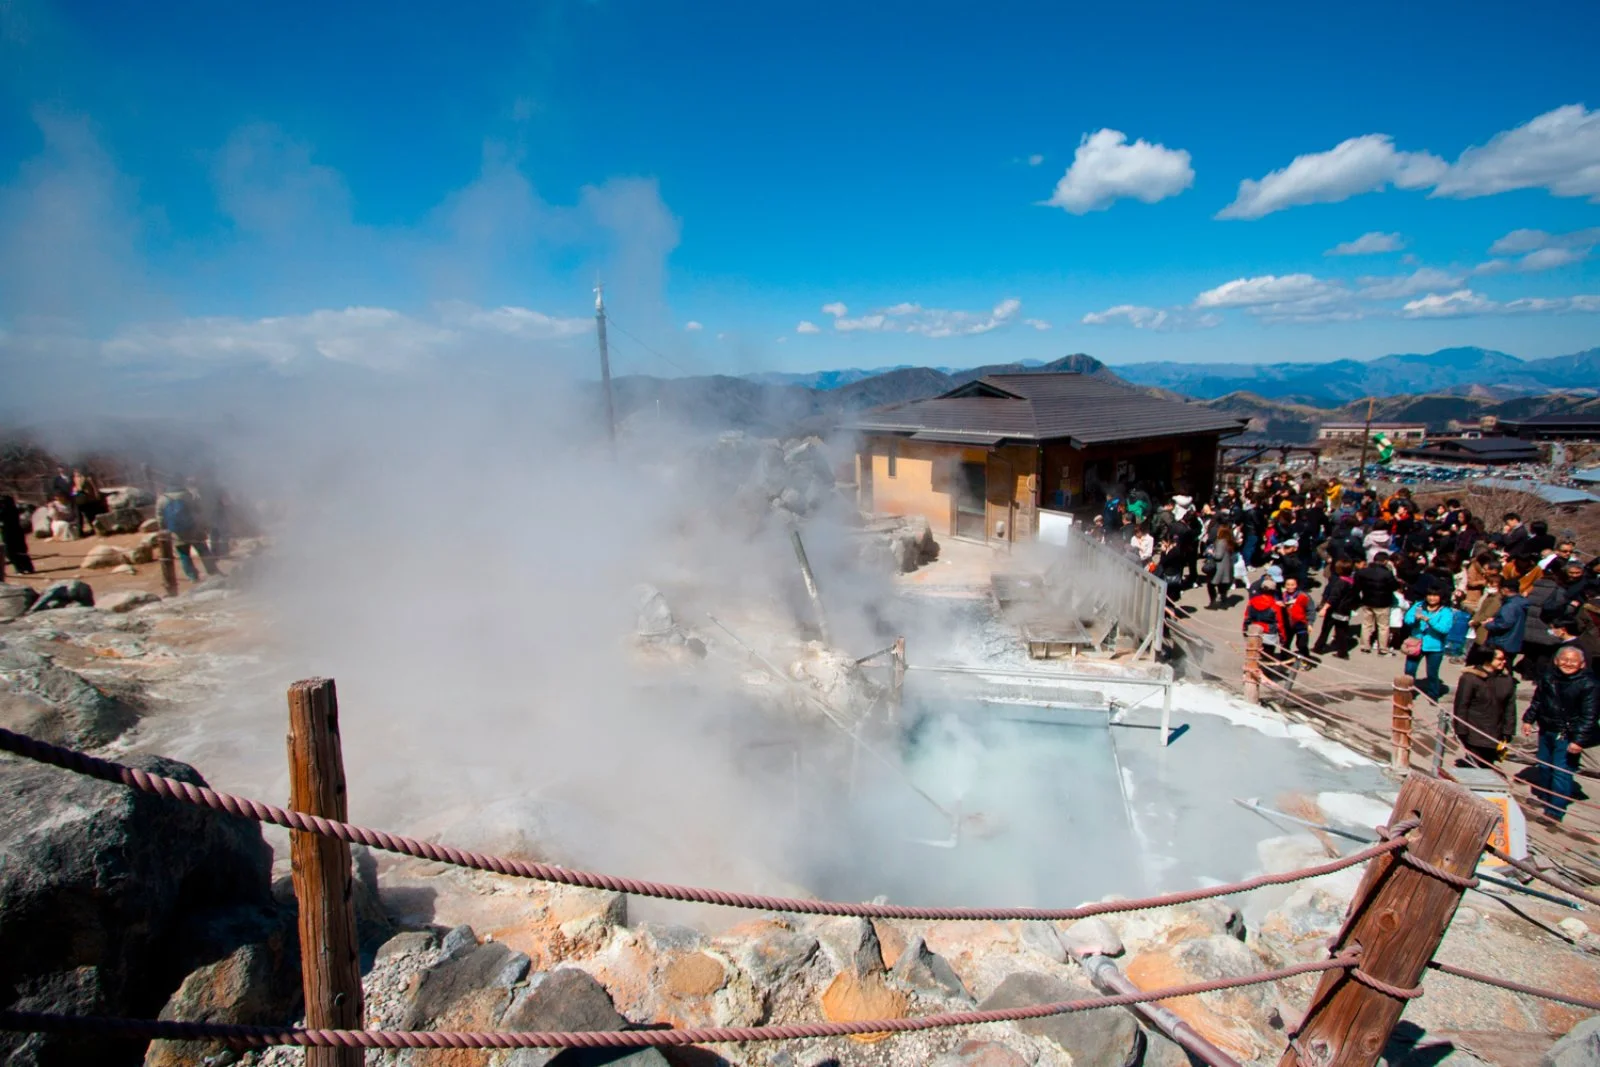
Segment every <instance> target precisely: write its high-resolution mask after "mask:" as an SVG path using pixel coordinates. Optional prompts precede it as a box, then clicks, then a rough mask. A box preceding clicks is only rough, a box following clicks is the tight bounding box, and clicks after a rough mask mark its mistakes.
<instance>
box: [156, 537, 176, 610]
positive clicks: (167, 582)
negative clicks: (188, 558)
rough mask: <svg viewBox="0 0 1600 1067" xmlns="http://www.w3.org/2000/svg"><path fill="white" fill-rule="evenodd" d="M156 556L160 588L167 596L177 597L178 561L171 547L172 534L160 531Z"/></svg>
mask: <svg viewBox="0 0 1600 1067" xmlns="http://www.w3.org/2000/svg"><path fill="white" fill-rule="evenodd" d="M156 555H157V557H158V558H160V560H161V587H162V589H164V590H166V594H167V595H168V596H177V595H178V559H177V555H176V553H175V552H174V550H173V547H172V532H171V531H170V530H162V531H161V536H160V537H159V538H157V539H156Z"/></svg>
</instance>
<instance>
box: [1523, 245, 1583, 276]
mask: <svg viewBox="0 0 1600 1067" xmlns="http://www.w3.org/2000/svg"><path fill="white" fill-rule="evenodd" d="M1588 254H1589V253H1588V249H1584V248H1541V249H1539V250H1538V251H1537V252H1529V253H1528V254H1527V255H1525V256H1523V257H1522V258H1521V259H1520V260H1518V261H1517V269H1518V270H1525V271H1538V270H1554V269H1555V268H1556V267H1565V266H1567V265H1569V264H1572V263H1577V262H1578V261H1579V260H1581V259H1583V258H1584V257H1585V256H1587V255H1588Z"/></svg>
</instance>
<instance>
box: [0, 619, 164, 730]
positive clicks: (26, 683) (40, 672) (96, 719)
mask: <svg viewBox="0 0 1600 1067" xmlns="http://www.w3.org/2000/svg"><path fill="white" fill-rule="evenodd" d="M137 721H138V715H137V714H136V713H135V712H134V710H133V709H132V708H130V707H128V706H127V705H126V704H124V703H123V702H122V701H120V700H117V699H116V698H114V697H110V696H107V695H106V694H105V693H102V692H101V691H100V690H99V689H96V688H95V687H94V686H93V685H90V684H89V683H88V682H87V681H85V680H84V679H83V677H82V676H80V675H78V674H76V673H75V672H73V671H69V670H67V669H66V668H65V667H58V666H56V665H55V663H54V662H52V661H51V660H50V658H49V657H47V656H41V655H39V654H38V653H37V652H30V651H28V650H27V649H25V648H21V647H18V646H17V645H15V644H13V643H7V642H3V641H0V724H3V725H4V726H5V727H6V729H8V730H15V731H16V732H18V733H24V734H28V735H29V736H30V737H37V738H39V739H40V740H42V741H49V742H51V743H52V744H71V745H77V746H84V745H89V746H94V745H104V744H107V743H108V742H110V741H113V740H115V739H116V738H117V737H119V736H120V735H121V734H122V733H123V731H125V730H127V729H128V728H129V727H130V726H132V725H133V724H134V723H135V722H137Z"/></svg>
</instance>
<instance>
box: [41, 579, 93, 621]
mask: <svg viewBox="0 0 1600 1067" xmlns="http://www.w3.org/2000/svg"><path fill="white" fill-rule="evenodd" d="M73 604H82V605H83V606H84V607H86V608H92V607H94V590H92V589H90V588H89V583H88V582H79V581H71V582H57V583H55V584H54V585H47V586H45V588H44V591H43V592H41V593H40V594H39V599H38V600H35V601H34V602H33V607H31V608H29V609H28V611H29V613H30V614H31V613H33V612H36V611H53V610H55V609H56V608H65V607H71V606H72V605H73Z"/></svg>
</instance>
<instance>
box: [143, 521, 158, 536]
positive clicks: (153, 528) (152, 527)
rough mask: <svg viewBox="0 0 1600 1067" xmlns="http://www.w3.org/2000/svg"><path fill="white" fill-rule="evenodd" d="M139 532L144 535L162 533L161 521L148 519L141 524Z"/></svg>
mask: <svg viewBox="0 0 1600 1067" xmlns="http://www.w3.org/2000/svg"><path fill="white" fill-rule="evenodd" d="M139 532H140V533H142V534H153V533H160V532H161V520H160V519H146V520H144V521H143V522H141V523H140V524H139Z"/></svg>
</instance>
